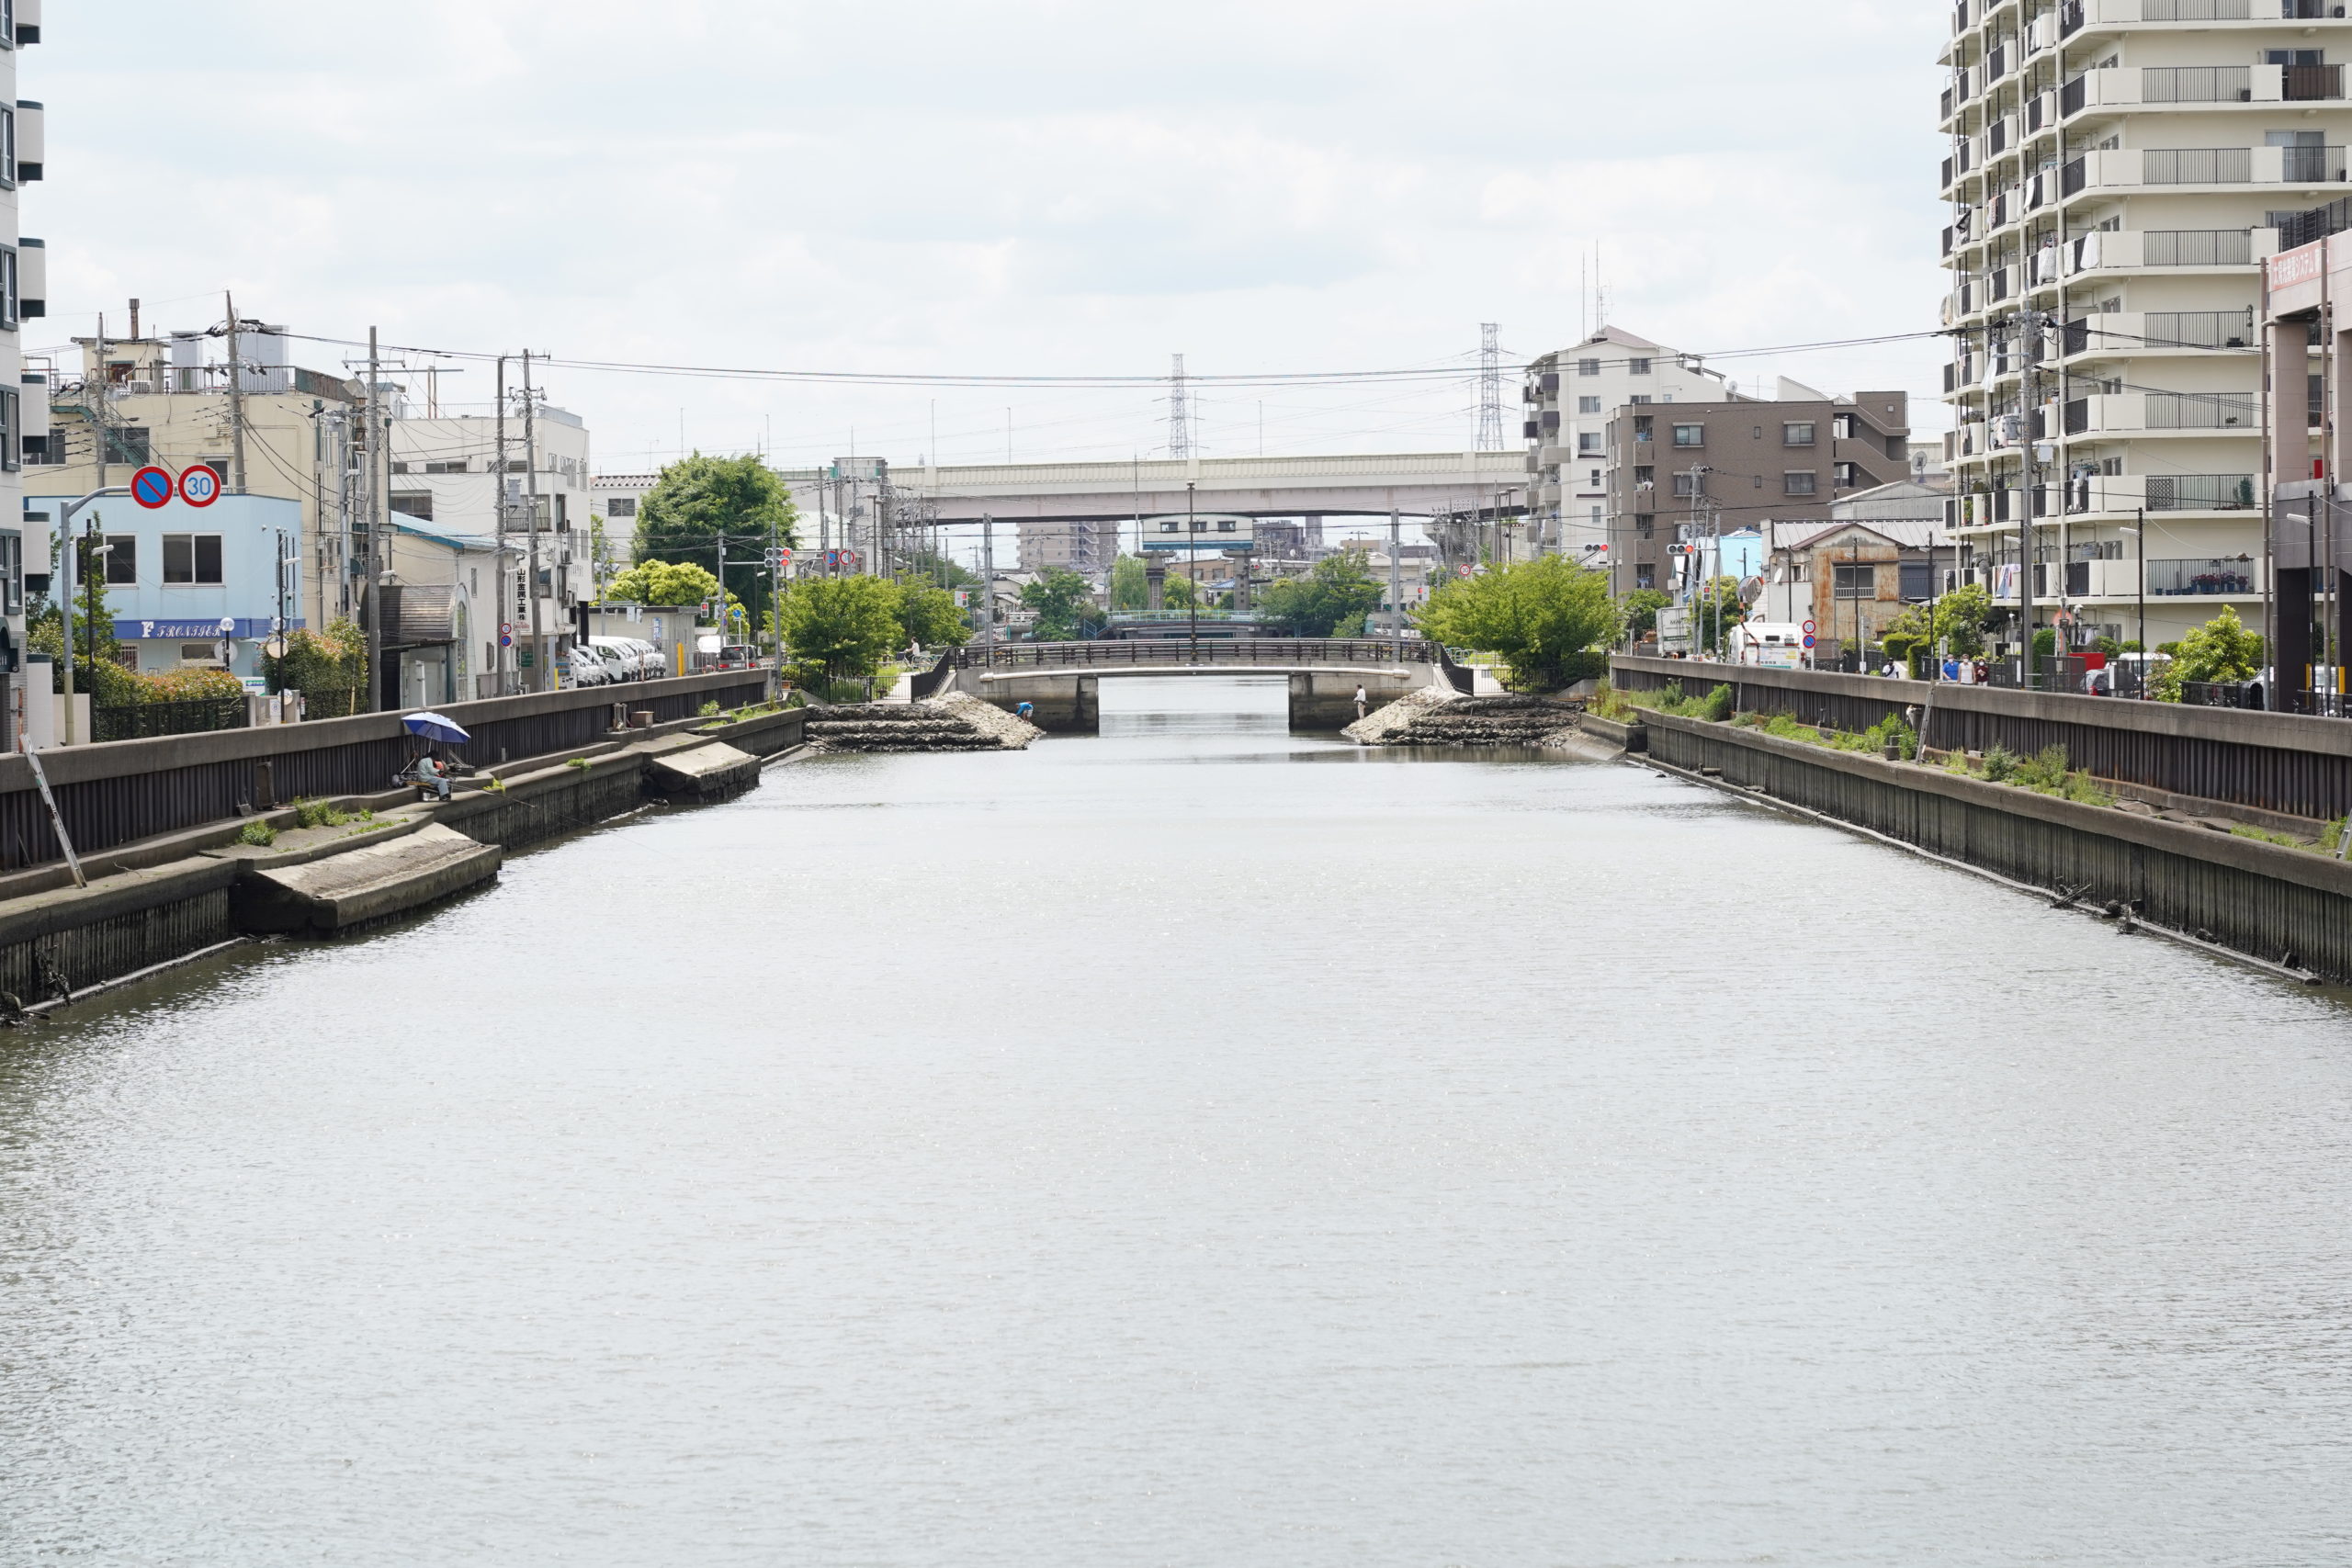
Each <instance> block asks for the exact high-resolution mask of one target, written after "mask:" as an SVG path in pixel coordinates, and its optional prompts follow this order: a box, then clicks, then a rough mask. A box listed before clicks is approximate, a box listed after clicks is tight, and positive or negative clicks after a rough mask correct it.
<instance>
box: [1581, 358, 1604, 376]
mask: <svg viewBox="0 0 2352 1568" xmlns="http://www.w3.org/2000/svg"><path fill="white" fill-rule="evenodd" d="M1577 375H1579V376H1598V375H1600V360H1598V359H1579V360H1577Z"/></svg>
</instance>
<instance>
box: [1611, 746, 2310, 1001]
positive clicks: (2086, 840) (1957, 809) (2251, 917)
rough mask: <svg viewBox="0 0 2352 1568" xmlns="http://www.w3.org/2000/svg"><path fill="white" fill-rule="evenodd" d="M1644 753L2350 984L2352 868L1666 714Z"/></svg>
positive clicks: (2272, 847) (2105, 809) (2273, 847)
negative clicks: (2080, 890)
mask: <svg viewBox="0 0 2352 1568" xmlns="http://www.w3.org/2000/svg"><path fill="white" fill-rule="evenodd" d="M1648 729H1649V749H1650V753H1651V755H1653V756H1654V757H1656V758H1657V760H1658V761H1662V762H1666V763H1668V764H1669V765H1671V766H1674V767H1678V768H1682V769H1686V770H1690V771H1694V772H1695V771H1697V770H1699V769H1701V768H1714V769H1717V770H1719V771H1720V773H1722V775H1723V777H1724V779H1725V780H1726V781H1727V782H1729V783H1733V784H1742V785H1746V786H1747V787H1749V788H1754V789H1760V790H1761V791H1763V792H1764V793H1767V794H1770V795H1774V796H1776V797H1778V798H1780V799H1781V800H1786V801H1789V802H1792V804H1795V805H1798V806H1803V807H1807V808H1809V809H1811V810H1814V811H1818V812H1821V813H1822V814H1824V815H1825V816H1829V817H1834V818H1838V819H1839V820H1840V821H1845V822H1851V823H1854V824H1856V825H1857V826H1860V827H1863V828H1868V829H1871V830H1872V831H1874V832H1879V833H1883V834H1885V835H1886V836H1887V837H1888V838H1891V839H1896V840H1901V841H1903V842H1904V843H1906V844H1916V845H1917V846H1918V847H1919V848H1921V849H1923V850H1926V851H1928V852H1931V853H1934V854H1939V855H1942V856H1945V857H1947V858H1949V859H1951V860H1956V861H1962V862H1964V863H1967V864H1970V865H1975V866H1982V867H1984V868H1985V869H1986V870H1988V871H1995V872H1998V873H2000V874H2002V875H2004V876H2007V877H2009V878H2011V879H2012V880H2015V881H2018V882H2023V883H2029V884H2031V885H2032V886H2037V887H2046V888H2053V889H2054V888H2057V887H2061V886H2064V887H2068V888H2073V887H2077V886H2086V885H2087V888H2088V891H2087V892H2086V893H2085V894H2084V895H2083V898H2084V901H2085V902H2086V903H2088V904H2092V905H2098V904H2102V903H2105V902H2108V901H2110V900H2120V901H2123V902H2131V901H2133V900H2137V901H2139V902H2140V904H2141V906H2142V908H2141V912H2142V914H2143V918H2145V919H2149V920H2153V921H2154V922H2156V923H2158V924H2160V925H2165V926H2170V927H2172V928H2174V929H2175V930H2177V931H2188V932H2190V933H2192V934H2194V933H2197V932H2200V931H2203V932H2210V933H2211V940H2212V941H2214V942H2219V943H2221V944H2222V945H2223V946H2226V947H2231V948H2234V949H2236V950H2237V951H2239V952H2242V953H2247V954H2250V955H2252V956H2254V957H2256V958H2261V959H2265V960H2267V961H2269V962H2273V963H2278V962H2286V963H2290V964H2295V965H2298V966H2301V967H2303V968H2308V969H2311V970H2312V971H2314V972H2316V973H2318V974H2321V975H2324V976H2327V977H2329V978H2330V979H2335V980H2340V981H2352V867H2347V866H2345V865H2343V864H2340V863H2337V862H2335V861H2334V860H2331V859H2329V858H2327V857H2325V856H2323V855H2316V854H2312V853H2309V852H2304V851H2300V850H2290V849H2285V848H2282V847H2279V846H2277V845H2271V844H2266V843H2262V842H2260V841H2258V840H2252V839H2244V838H2237V837H2233V836H2229V835H2224V834H2217V833H2213V832H2210V831H2208V830H2206V829H2199V828H2188V827H2183V826H2180V825H2178V824H2176V823H2171V822H2165V821H2160V820H2155V819H2153V818H2143V817H2136V816H2131V815H2128V814H2126V813H2123V812H2120V811H2116V810H2113V809H2111V808H2109V807H2096V806H2086V805H2081V804H2078V803H2076V802H2073V801H2066V800H2059V799H2056V798H2054V797H2052V796H2049V795H2037V794H2034V793H2032V792H2031V791H2028V790H2022V789H2013V788H2010V787H2007V786H2006V785H2000V784H1986V783H1984V782H1982V781H1979V780H1973V779H1963V778H1958V777H1955V776H1953V775H1951V774H1949V773H1942V772H1940V771H1939V770H1937V769H1933V768H1922V767H1918V766H1917V765H1916V764H1909V763H1891V762H1886V761H1880V760H1878V759H1876V758H1872V757H1869V756H1864V755H1860V754H1858V753H1853V752H1832V751H1827V750H1822V749H1820V748H1817V747H1809V746H1806V745H1804V743H1803V742H1801V741H1789V740H1778V739H1773V738H1772V737H1770V736H1764V735H1758V734H1756V733H1754V732H1752V731H1744V730H1739V729H1734V728H1728V727H1725V726H1722V725H1712V724H1708V723H1705V722H1703V721H1701V720H1697V719H1685V718H1676V717H1671V716H1660V717H1657V718H1654V719H1653V720H1652V721H1651V723H1650V725H1649V726H1648Z"/></svg>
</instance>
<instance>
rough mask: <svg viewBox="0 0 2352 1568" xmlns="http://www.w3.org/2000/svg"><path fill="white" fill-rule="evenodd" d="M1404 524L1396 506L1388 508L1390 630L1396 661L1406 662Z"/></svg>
mask: <svg viewBox="0 0 2352 1568" xmlns="http://www.w3.org/2000/svg"><path fill="white" fill-rule="evenodd" d="M1401 526H1402V524H1401V522H1400V520H1399V519H1398V517H1397V508H1395V507H1393V506H1392V507H1390V508H1389V509H1388V630H1389V634H1390V636H1391V637H1393V638H1394V640H1395V641H1396V644H1397V663H1399V664H1402V663H1404V662H1405V563H1404V561H1403V559H1402V558H1401V555H1402V552H1403V548H1404V547H1403V544H1402V542H1401V541H1402V538H1403V536H1402V535H1401V534H1400V533H1399V532H1398V530H1399V529H1400V528H1401Z"/></svg>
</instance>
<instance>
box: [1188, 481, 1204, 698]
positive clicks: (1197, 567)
mask: <svg viewBox="0 0 2352 1568" xmlns="http://www.w3.org/2000/svg"><path fill="white" fill-rule="evenodd" d="M1194 482H1195V481H1193V480H1192V479H1186V480H1185V481H1184V576H1185V578H1186V579H1187V581H1188V582H1189V585H1190V587H1191V590H1192V591H1191V592H1188V593H1186V594H1185V595H1184V615H1185V622H1186V625H1187V626H1189V628H1190V630H1189V632H1188V634H1187V635H1188V637H1189V638H1190V641H1191V645H1192V660H1193V663H1195V664H1198V663H1199V662H1200V661H1201V542H1200V541H1199V540H1198V539H1196V538H1194V537H1193V530H1194V528H1195V527H1196V526H1197V525H1195V524H1194V523H1193V483H1194Z"/></svg>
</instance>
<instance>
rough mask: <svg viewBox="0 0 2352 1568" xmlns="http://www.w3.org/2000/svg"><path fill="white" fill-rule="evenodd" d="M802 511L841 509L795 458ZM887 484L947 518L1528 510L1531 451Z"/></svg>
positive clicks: (1262, 460) (1161, 462)
mask: <svg viewBox="0 0 2352 1568" xmlns="http://www.w3.org/2000/svg"><path fill="white" fill-rule="evenodd" d="M782 473H783V477H784V480H785V483H786V484H787V485H789V486H790V487H791V488H792V491H793V499H794V501H795V502H796V503H797V505H798V506H799V507H800V508H801V510H802V511H803V512H804V513H809V514H811V515H813V514H814V513H815V512H816V510H817V505H818V502H819V500H820V495H821V496H823V497H824V498H825V504H826V508H827V510H831V509H832V502H831V486H832V485H833V484H834V483H835V482H836V476H835V474H834V472H833V470H832V469H831V468H787V469H784V470H782ZM889 482H890V483H891V485H892V486H894V487H895V488H896V489H897V490H898V491H899V493H901V494H902V495H907V496H910V497H912V498H914V499H916V500H918V501H921V502H924V503H926V509H927V510H928V511H930V512H931V513H933V515H934V516H935V517H936V519H937V520H938V521H939V522H941V523H977V522H978V521H979V520H980V518H981V517H982V516H983V515H988V516H993V517H994V518H996V519H997V521H999V522H1014V523H1021V522H1033V523H1110V522H1116V521H1118V520H1120V519H1122V518H1130V517H1138V516H1145V517H1148V516H1164V515H1167V514H1170V513H1181V512H1183V511H1184V510H1185V509H1186V502H1187V497H1188V491H1187V487H1188V486H1189V487H1190V491H1189V499H1190V503H1191V506H1192V508H1193V510H1195V511H1198V512H1204V513H1216V512H1222V513H1236V514H1239V515H1243V516H1250V517H1299V516H1324V517H1351V516H1353V517H1385V516H1387V515H1388V514H1389V513H1391V512H1392V511H1393V512H1399V513H1404V514H1405V515H1406V516H1408V517H1434V516H1440V515H1445V514H1449V513H1488V514H1492V513H1495V512H1497V511H1498V510H1499V511H1500V512H1501V513H1504V514H1506V515H1509V514H1515V513H1520V512H1522V511H1523V510H1524V509H1525V502H1526V499H1527V485H1528V473H1527V454H1526V453H1525V451H1523V450H1519V451H1509V452H1379V453H1366V454H1361V455H1335V456H1326V457H1191V458H1173V459H1164V458H1163V459H1153V460H1150V461H1142V460H1134V459H1131V460H1128V461H1125V462H1103V463H980V464H955V465H947V466H924V467H920V468H895V467H894V468H891V469H890V470H889Z"/></svg>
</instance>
